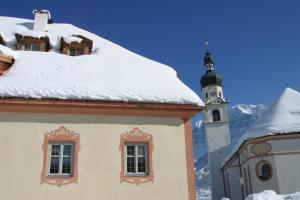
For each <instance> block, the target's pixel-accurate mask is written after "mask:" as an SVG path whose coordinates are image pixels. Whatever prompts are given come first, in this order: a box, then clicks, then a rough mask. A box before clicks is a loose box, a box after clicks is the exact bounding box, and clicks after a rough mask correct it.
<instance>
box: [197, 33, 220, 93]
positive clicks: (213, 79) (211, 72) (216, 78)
mask: <svg viewBox="0 0 300 200" xmlns="http://www.w3.org/2000/svg"><path fill="white" fill-rule="evenodd" d="M205 51H206V52H205V55H204V59H203V61H204V66H205V68H206V73H205V74H204V75H203V76H202V77H201V87H202V88H204V87H206V86H208V85H219V86H222V77H221V76H220V75H219V74H217V73H216V72H215V67H214V65H215V63H214V60H213V57H212V54H211V53H210V52H209V51H208V40H207V39H206V41H205Z"/></svg>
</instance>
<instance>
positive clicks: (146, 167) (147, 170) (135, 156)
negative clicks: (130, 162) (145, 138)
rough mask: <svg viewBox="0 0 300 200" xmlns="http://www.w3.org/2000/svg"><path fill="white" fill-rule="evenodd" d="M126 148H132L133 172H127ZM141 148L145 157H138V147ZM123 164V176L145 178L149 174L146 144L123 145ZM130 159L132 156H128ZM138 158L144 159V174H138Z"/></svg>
mask: <svg viewBox="0 0 300 200" xmlns="http://www.w3.org/2000/svg"><path fill="white" fill-rule="evenodd" d="M127 146H134V156H133V157H134V162H135V172H128V171H127V157H128V156H127ZM139 146H143V147H144V148H145V156H140V155H138V147H139ZM124 153H125V156H124V163H125V175H126V176H147V175H148V173H149V169H148V168H149V167H148V144H146V143H125V145H124ZM130 157H132V156H130ZM138 158H145V172H138Z"/></svg>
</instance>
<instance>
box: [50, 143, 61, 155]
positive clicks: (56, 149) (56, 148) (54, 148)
mask: <svg viewBox="0 0 300 200" xmlns="http://www.w3.org/2000/svg"><path fill="white" fill-rule="evenodd" d="M59 154H60V145H52V150H51V155H52V156H59Z"/></svg>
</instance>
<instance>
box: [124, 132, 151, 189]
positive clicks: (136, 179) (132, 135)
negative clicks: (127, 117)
mask: <svg viewBox="0 0 300 200" xmlns="http://www.w3.org/2000/svg"><path fill="white" fill-rule="evenodd" d="M126 143H147V147H148V149H147V153H148V154H147V155H148V175H146V176H126V174H125V152H124V146H125V144H126ZM153 149H154V147H153V139H152V135H150V134H148V133H146V132H143V131H141V130H140V129H139V128H137V127H136V128H134V129H133V130H131V131H129V132H126V133H123V134H121V136H120V146H119V150H120V152H121V172H120V180H121V183H122V182H127V183H133V184H136V185H139V184H141V183H146V182H149V181H151V182H154V172H153V165H152V152H153Z"/></svg>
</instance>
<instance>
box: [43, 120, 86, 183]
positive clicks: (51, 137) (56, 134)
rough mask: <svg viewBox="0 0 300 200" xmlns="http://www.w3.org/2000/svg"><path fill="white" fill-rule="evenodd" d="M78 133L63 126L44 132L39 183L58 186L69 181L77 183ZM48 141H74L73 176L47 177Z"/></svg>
mask: <svg viewBox="0 0 300 200" xmlns="http://www.w3.org/2000/svg"><path fill="white" fill-rule="evenodd" d="M79 141H80V139H79V134H77V133H74V132H72V131H70V130H68V129H66V128H65V127H64V126H61V127H59V128H58V129H57V130H55V131H51V132H50V133H45V136H44V143H43V146H42V150H43V151H44V157H43V168H42V173H41V184H43V183H48V184H50V185H56V186H58V187H60V186H62V185H67V184H70V183H78V151H79V148H80V146H79ZM49 142H73V143H74V163H73V165H74V166H73V176H72V177H67V178H66V177H61V178H53V177H48V172H47V169H48V167H47V166H48V162H49V161H48V149H49V148H48V146H49Z"/></svg>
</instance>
